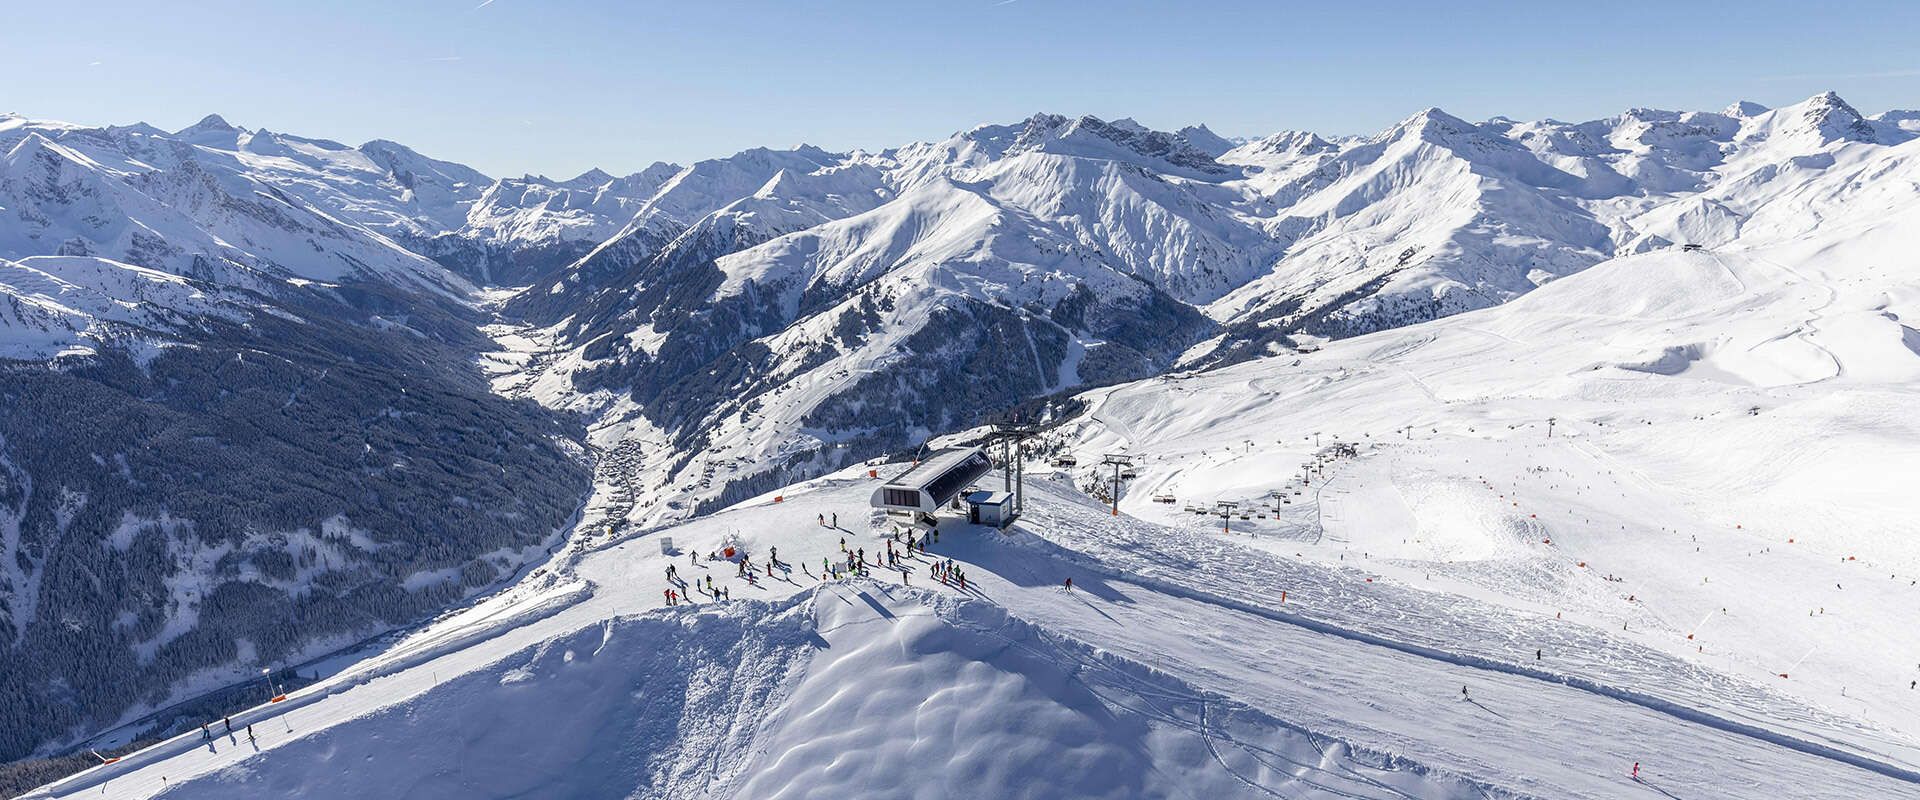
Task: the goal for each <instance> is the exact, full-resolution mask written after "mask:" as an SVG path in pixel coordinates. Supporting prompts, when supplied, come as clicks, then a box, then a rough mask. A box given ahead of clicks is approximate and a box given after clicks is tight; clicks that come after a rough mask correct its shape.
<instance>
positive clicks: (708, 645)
mask: <svg viewBox="0 0 1920 800" xmlns="http://www.w3.org/2000/svg"><path fill="white" fill-rule="evenodd" d="M904 467H905V465H904V464H899V465H888V466H886V467H883V468H882V469H883V471H885V472H886V473H887V474H891V473H892V472H893V471H894V470H898V469H903V468H904ZM996 480H997V479H996ZM873 485H874V483H873V482H872V481H870V480H867V479H866V478H865V477H864V475H862V474H860V473H859V472H858V471H855V470H849V471H847V472H845V473H841V474H838V475H835V476H831V477H828V478H823V479H819V480H815V481H811V482H808V483H807V484H804V485H797V486H792V487H787V488H785V489H783V490H781V493H780V496H781V498H782V499H781V501H780V502H774V501H773V499H772V498H771V497H761V498H756V499H754V500H752V501H750V502H747V503H744V504H742V505H740V506H738V507H736V508H734V509H730V510H728V511H725V512H721V513H718V514H715V515H713V516H710V517H706V518H703V519H701V520H696V521H694V522H691V523H688V524H686V525H683V526H679V527H676V528H672V529H668V530H665V531H660V532H658V533H657V534H653V535H649V536H646V537H642V538H637V539H636V538H632V537H613V538H607V537H601V536H598V535H589V536H585V537H581V538H576V539H575V541H574V542H573V543H572V545H571V546H570V548H569V549H568V550H567V551H566V552H565V553H563V554H562V555H561V556H560V557H559V558H558V559H556V561H555V562H554V563H553V564H552V565H550V566H549V568H547V569H543V570H541V571H539V572H537V573H536V574H535V575H533V576H531V577H530V579H529V580H528V581H527V582H526V583H525V584H523V585H522V586H521V587H519V588H517V589H516V590H513V591H511V592H508V593H505V594H503V595H501V596H499V597H498V598H495V599H494V600H490V601H488V602H487V603H484V604H482V605H480V606H476V607H475V608H474V609H473V610H472V611H471V612H467V613H464V614H461V615H458V616H455V617H451V618H448V619H447V620H445V621H443V622H441V623H438V624H436V625H433V626H429V627H427V628H425V629H423V630H421V631H420V632H418V633H416V634H415V635H413V636H411V637H409V638H407V639H404V640H402V641H400V642H397V643H394V644H392V645H390V646H388V647H386V648H385V649H384V650H382V651H381V652H380V653H379V654H377V655H374V656H372V657H370V658H367V659H365V660H363V661H361V662H359V663H358V664H356V665H352V666H348V665H344V664H332V663H329V664H325V665H319V667H318V668H320V669H322V670H323V671H324V672H326V673H327V676H326V677H325V678H324V679H323V680H322V681H321V682H320V683H319V684H317V685H316V686H313V687H309V688H306V689H302V690H300V691H298V692H295V693H294V694H293V695H292V697H291V698H290V700H289V701H288V702H287V703H285V704H279V705H271V706H265V707H261V708H258V709H255V710H250V711H247V712H244V713H241V714H237V715H236V716H235V717H234V720H235V723H236V725H239V726H242V728H244V727H245V726H248V725H251V727H252V730H253V737H252V739H250V738H249V736H248V735H247V734H246V732H245V730H239V731H238V732H237V733H236V734H235V735H232V736H227V735H217V736H216V737H215V739H214V740H213V741H212V742H211V743H208V742H204V741H202V740H201V737H200V734H199V732H198V731H197V730H188V731H186V732H184V733H182V734H181V735H180V736H179V737H178V738H177V739H175V740H172V741H169V742H167V743H165V744H162V745H159V746H156V747H154V748H151V749H149V750H146V751H142V752H140V753H136V754H134V755H132V756H129V757H127V758H126V759H125V760H123V761H122V762H120V763H117V764H113V765H109V766H106V767H102V768H97V769H94V770H89V771H87V772H84V773H81V774H79V775H75V776H73V777H72V778H69V779H67V780H64V781H62V782H60V783H57V784H55V785H53V786H49V787H46V788H44V789H43V790H41V791H40V792H36V793H33V794H31V795H29V796H35V797H39V796H47V797H65V796H80V795H92V794H97V793H99V792H100V791H102V790H106V791H109V792H110V793H112V794H114V795H115V796H122V797H147V796H190V797H203V796H213V797H226V796H242V795H243V794H244V795H245V796H258V795H259V794H261V793H263V792H264V793H270V794H299V795H301V796H306V797H316V798H327V797H349V796H355V795H362V794H366V793H369V792H371V793H376V794H377V793H383V792H391V791H393V790H394V788H395V787H405V789H406V791H408V792H409V793H410V794H413V795H415V796H420V797H508V796H525V795H528V794H596V795H598V794H619V795H629V796H637V797H680V796H688V795H697V796H710V797H768V796H778V797H834V796H845V795H847V794H850V793H851V794H859V795H862V796H884V797H940V796H954V795H956V794H959V795H971V794H974V793H979V794H981V795H987V796H995V797H999V796H1014V797H1030V796H1031V797H1059V796H1068V797H1082V796H1088V797H1138V796H1152V797H1195V798H1199V797H1267V796H1276V795H1277V796H1283V797H1420V798H1454V797H1489V796H1490V797H1575V798H1581V797H1618V796H1630V795H1631V793H1634V792H1639V793H1655V792H1657V791H1670V792H1673V793H1675V794H1676V795H1678V796H1701V795H1711V796H1716V797H1770V796H1783V795H1786V796H1796V797H1850V796H1895V795H1898V794H1900V793H1902V792H1905V791H1908V790H1910V789H1911V788H1912V787H1913V786H1914V785H1915V783H1914V782H1915V781H1920V773H1916V772H1915V771H1914V764H1915V757H1916V755H1917V754H1920V749H1916V748H1915V746H1914V743H1913V742H1912V741H1910V740H1908V741H1899V740H1896V739H1890V738H1888V737H1887V735H1886V733H1885V732H1884V731H1877V730H1872V729H1867V728H1863V727H1861V726H1859V725H1857V724H1856V723H1854V722H1852V721H1850V720H1848V719H1845V718H1841V717H1837V716H1834V715H1831V714H1824V713H1821V712H1818V711H1815V710H1812V709H1809V708H1808V707H1806V706H1805V705H1804V704H1801V703H1798V702H1796V701H1794V700H1793V699H1791V698H1788V697H1784V696H1782V695H1780V694H1779V693H1778V692H1777V690H1776V689H1775V688H1774V687H1773V686H1772V685H1770V684H1759V683H1752V682H1748V681H1742V680H1737V679H1731V678H1727V677H1725V676H1720V675H1717V674H1715V673H1713V672H1711V671H1698V670H1689V669H1685V668H1679V669H1676V666H1677V664H1676V662H1677V660H1678V659H1677V658H1676V657H1674V656H1669V655H1665V654H1663V653H1661V652H1659V651H1657V650H1654V649H1651V648H1648V647H1646V646H1644V645H1641V644H1639V643H1635V642H1612V641H1610V639H1611V636H1610V634H1608V633H1607V632H1606V630H1605V629H1604V628H1601V627H1599V626H1593V627H1588V626H1586V625H1557V624H1556V623H1554V621H1552V620H1551V619H1548V620H1545V621H1541V620H1538V619H1533V620H1516V619H1514V618H1513V617H1512V616H1511V615H1510V613H1509V612H1507V611H1506V610H1505V609H1503V608H1502V607H1500V606H1499V605H1497V604H1489V603H1484V602H1480V601H1476V600H1473V599H1469V598H1455V597H1452V596H1449V595H1444V594H1436V593H1433V592H1430V591H1426V590H1423V589H1421V588H1417V587H1414V586H1409V585H1402V584H1401V583H1399V582H1397V581H1393V580H1387V579H1382V578H1380V577H1378V576H1377V575H1375V574H1374V573H1371V572H1369V571H1363V570H1359V569H1352V568H1349V567H1348V566H1344V565H1343V566H1339V567H1335V566H1321V565H1316V564H1313V563H1312V562H1310V561H1303V560H1293V559H1288V558H1282V557H1279V556H1276V555H1272V554H1268V553H1264V552H1260V551H1259V550H1249V549H1246V548H1245V547H1243V546H1242V545H1241V544H1239V543H1237V542H1221V541H1217V540H1214V539H1212V538H1210V537H1208V536H1207V535H1206V534H1204V533H1195V532H1190V531H1186V530H1182V529H1181V528H1178V527H1175V528H1167V527H1162V526H1159V525H1156V524H1153V523H1151V522H1145V521H1140V520H1134V519H1131V518H1122V519H1119V520H1115V519H1113V518H1111V517H1108V516H1107V515H1106V512H1105V511H1104V509H1103V508H1102V507H1100V506H1099V505H1097V504H1095V503H1093V502H1092V501H1090V500H1089V499H1088V498H1086V497H1084V496H1081V495H1079V494H1078V492H1077V491H1076V490H1074V489H1073V488H1071V487H1070V486H1068V485H1066V484H1064V483H1056V482H1052V481H1047V480H1038V481H1035V482H1034V483H1033V485H1031V486H1030V487H1029V491H1030V496H1031V498H1032V509H1031V512H1030V513H1031V514H1032V515H1033V516H1032V518H1031V519H1030V520H1029V521H1028V522H1024V523H1021V524H1019V525H1017V526H1016V527H1015V528H1014V529H1012V530H1011V531H1009V532H1008V533H1005V534H1000V533H995V532H993V531H991V530H989V529H985V528H976V527H972V526H968V525H965V524H964V523H961V522H959V521H957V520H950V521H949V522H948V523H946V524H944V525H943V526H942V539H941V542H940V543H938V544H935V545H933V546H932V555H933V557H937V558H952V559H955V560H956V562H957V563H958V564H959V565H960V566H961V567H962V568H964V569H965V570H966V571H967V572H968V573H969V574H968V586H967V589H966V590H965V591H961V590H960V589H959V588H958V586H957V585H955V584H952V583H948V584H945V585H942V584H940V583H938V582H935V581H933V580H931V579H930V578H929V577H928V570H927V567H928V565H929V561H930V559H929V558H927V557H924V556H921V557H914V558H910V559H908V560H907V562H906V564H907V570H906V571H905V572H904V573H902V572H900V571H895V570H888V569H882V568H881V567H879V566H877V565H876V566H874V567H873V573H874V575H875V576H876V578H875V579H848V578H840V579H835V580H831V581H826V582H822V581H821V579H820V575H821V566H822V565H821V562H822V560H823V559H824V560H827V561H841V562H844V560H845V559H844V556H843V555H842V553H841V552H840V547H841V545H842V543H844V546H845V547H847V548H849V549H857V550H863V551H867V554H868V555H867V557H868V559H869V560H870V561H871V560H872V559H874V558H875V554H876V553H878V552H880V551H881V550H883V549H884V547H885V537H884V536H882V535H880V534H879V533H878V532H877V529H874V528H869V527H868V525H867V523H866V521H865V519H864V514H863V509H864V506H865V497H866V495H867V494H868V493H869V492H870V491H871V488H872V487H873ZM828 513H832V514H834V515H836V516H837V517H838V518H839V521H840V523H841V526H842V529H835V528H831V527H825V526H819V525H817V524H816V523H815V521H814V516H813V515H815V514H828ZM856 515H860V516H861V519H860V520H859V521H854V519H853V517H855V516H856ZM661 536H671V537H672V539H673V542H674V545H675V546H677V547H678V548H679V549H680V552H679V553H677V554H672V555H669V554H664V553H662V552H661V547H660V541H659V538H660V537H661ZM723 543H730V544H733V545H735V546H740V547H744V548H745V551H746V552H747V553H749V554H750V555H751V557H752V558H753V559H754V562H755V564H757V565H762V566H761V567H759V568H757V569H764V564H765V563H766V560H767V556H768V554H769V553H770V552H772V551H771V548H777V550H778V556H779V558H780V559H781V560H782V563H783V567H782V568H781V569H778V570H775V571H774V572H773V573H772V574H763V575H761V576H760V577H758V578H757V579H756V580H754V581H748V580H745V579H743V578H741V577H740V576H739V575H738V574H737V573H738V570H737V569H735V568H734V566H733V565H732V564H731V563H728V562H724V561H696V560H692V559H689V557H688V555H687V554H688V553H696V552H697V553H707V552H709V551H713V550H717V549H718V548H719V547H721V546H722V544H723ZM669 564H673V565H675V566H676V567H677V569H678V570H679V573H680V575H681V576H682V577H683V578H690V579H691V580H692V582H695V583H697V584H698V588H691V589H690V594H691V596H692V597H693V598H694V600H695V603H694V604H693V605H691V606H682V607H680V608H674V609H663V608H661V606H662V605H663V602H662V599H661V593H662V592H663V591H664V589H665V588H666V587H667V586H668V585H669V584H668V583H666V581H665V580H664V578H663V573H664V572H665V569H666V567H667V566H668V565H669ZM1065 577H1072V578H1073V579H1074V583H1075V590H1074V591H1073V592H1071V593H1068V592H1065V591H1062V590H1061V589H1060V588H1059V585H1058V584H1059V581H1060V580H1061V579H1063V578H1065ZM709 578H711V579H712V580H713V581H714V583H715V585H716V586H719V587H723V588H726V589H727V590H728V591H729V592H730V593H731V595H732V598H733V599H731V600H727V601H722V602H718V603H715V602H714V600H713V598H711V596H710V595H709V594H708V592H707V591H706V589H705V586H706V581H707V579H709ZM578 581H585V582H586V583H587V585H589V586H591V590H590V591H588V592H584V593H583V592H580V591H577V590H575V589H571V588H569V587H573V586H577V585H578ZM903 584H904V585H903ZM543 587H544V588H543ZM1281 590H1289V591H1290V595H1291V596H1290V597H1289V598H1288V599H1286V600H1285V601H1284V602H1283V601H1282V600H1281V598H1280V592H1281ZM1223 632H1233V635H1222V634H1223ZM1536 636H1537V637H1542V638H1541V639H1539V640H1538V641H1543V642H1546V643H1548V644H1549V645H1550V646H1552V647H1554V648H1555V650H1554V652H1555V653H1556V654H1557V655H1556V658H1555V660H1554V661H1553V662H1551V663H1548V664H1544V665H1541V666H1537V667H1536V666H1532V665H1523V664H1521V663H1519V661H1518V658H1517V654H1507V653H1498V652H1497V651H1493V652H1489V651H1488V648H1490V647H1499V646H1500V643H1501V642H1505V641H1511V640H1513V639H1520V640H1522V641H1535V640H1534V639H1532V637H1536ZM1429 642H1431V643H1432V644H1429ZM1591 648H1598V651H1597V652H1593V651H1591V650H1590V649H1591ZM1583 650H1589V652H1587V653H1584V654H1583V653H1582V651H1583ZM336 670H338V671H337V672H336ZM1462 684H1467V685H1469V686H1470V688H1471V690H1472V695H1471V697H1470V698H1469V699H1468V700H1466V701H1463V700H1462V699H1461V698H1460V695H1459V694H1458V689H1459V687H1460V686H1461V685H1462ZM1667 697H1671V698H1677V699H1673V700H1668V699H1663V698H1667ZM217 729H218V726H217V725H216V731H217ZM1634 761H1641V762H1642V763H1643V767H1644V769H1643V778H1644V781H1643V782H1641V783H1635V782H1633V781H1631V780H1630V779H1629V777H1628V775H1627V771H1628V770H1629V768H1630V766H1631V764H1632V763H1633V762H1634ZM1726 764H1739V765H1741V768H1740V770H1739V775H1738V778H1737V779H1729V777H1728V775H1727V771H1726V769H1725V767H1724V765H1726Z"/></svg>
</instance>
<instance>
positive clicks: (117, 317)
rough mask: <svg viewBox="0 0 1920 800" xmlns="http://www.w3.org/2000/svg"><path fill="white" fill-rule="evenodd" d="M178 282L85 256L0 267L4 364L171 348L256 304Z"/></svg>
mask: <svg viewBox="0 0 1920 800" xmlns="http://www.w3.org/2000/svg"><path fill="white" fill-rule="evenodd" d="M221 294H222V293H221V292H219V291H218V290H217V289H214V288H212V287H211V286H208V285H206V284H198V285H196V284H194V283H191V282H189V281H187V280H186V279H184V278H181V277H180V276H178V275H173V274H170V273H165V272H159V271H157V270H151V269H146V268H144V267H136V266H134V265H132V264H122V263H119V262H116V261H108V260H106V259H100V258H89V257H84V256H36V257H33V258H27V259H23V260H21V261H18V262H14V261H0V359H12V360H18V361H43V360H47V359H52V358H55V357H59V356H76V355H91V354H93V353H95V352H97V350H98V348H99V347H100V346H101V345H102V344H103V343H111V344H113V345H116V346H120V347H125V348H128V349H131V350H134V351H136V352H141V351H144V350H145V349H146V348H148V347H151V346H156V345H159V346H164V344H165V343H166V342H167V341H169V340H170V339H171V338H172V336H169V334H177V333H178V328H180V327H181V326H189V327H190V326H193V325H195V324H196V323H197V321H198V320H200V319H204V318H222V319H227V320H236V321H237V320H241V319H245V318H246V316H247V314H248V313H249V311H248V306H249V304H248V303H246V302H244V301H243V300H240V299H239V298H233V297H222V296H221Z"/></svg>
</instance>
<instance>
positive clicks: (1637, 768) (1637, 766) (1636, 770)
mask: <svg viewBox="0 0 1920 800" xmlns="http://www.w3.org/2000/svg"><path fill="white" fill-rule="evenodd" d="M1633 779H1634V780H1636V781H1637V780H1640V762H1638V761H1635V762H1633Z"/></svg>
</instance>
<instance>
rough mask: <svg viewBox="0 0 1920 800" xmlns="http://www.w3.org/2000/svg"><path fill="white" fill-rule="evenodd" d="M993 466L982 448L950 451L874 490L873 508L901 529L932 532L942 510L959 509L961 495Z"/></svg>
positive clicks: (935, 455) (915, 466)
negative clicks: (947, 507)
mask: <svg viewBox="0 0 1920 800" xmlns="http://www.w3.org/2000/svg"><path fill="white" fill-rule="evenodd" d="M992 468H993V462H992V461H991V460H989V459H988V458H987V453H986V451H984V450H981V449H980V448H978V447H950V448H946V449H944V450H939V451H936V452H935V453H933V454H932V455H930V456H927V458H926V459H925V460H923V461H921V462H920V463H919V464H916V465H914V467H913V468H912V469H909V470H907V471H906V472H903V473H901V474H900V475H899V476H898V477H896V478H894V479H892V480H890V481H887V482H886V483H885V484H882V485H881V486H880V488H878V489H875V490H873V507H874V508H878V509H882V510H884V511H886V512H887V517H888V518H889V519H890V520H891V521H892V522H893V523H894V524H895V525H898V526H901V527H920V528H931V527H933V525H934V518H933V515H934V514H935V513H936V512H938V511H939V510H940V508H941V507H942V506H946V505H949V504H952V505H954V506H956V507H957V506H958V499H959V497H960V493H961V492H962V491H964V490H965V489H967V487H968V486H970V485H972V483H973V482H974V481H977V480H979V479H980V478H981V477H982V476H984V475H986V474H987V471H988V470H990V469H992Z"/></svg>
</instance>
